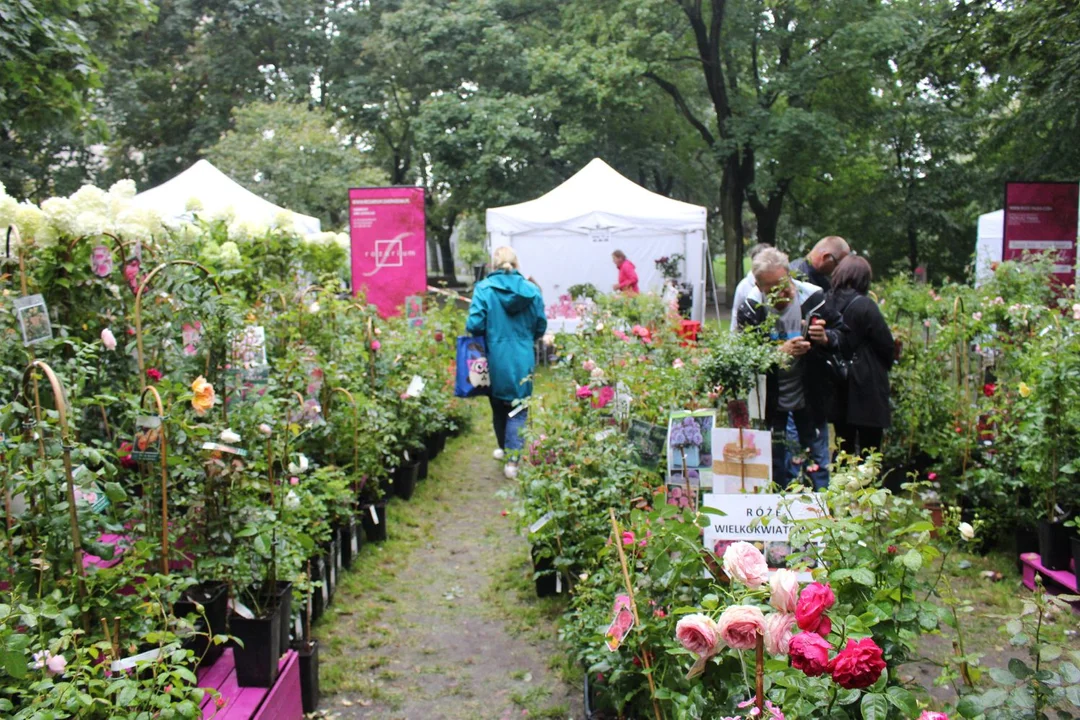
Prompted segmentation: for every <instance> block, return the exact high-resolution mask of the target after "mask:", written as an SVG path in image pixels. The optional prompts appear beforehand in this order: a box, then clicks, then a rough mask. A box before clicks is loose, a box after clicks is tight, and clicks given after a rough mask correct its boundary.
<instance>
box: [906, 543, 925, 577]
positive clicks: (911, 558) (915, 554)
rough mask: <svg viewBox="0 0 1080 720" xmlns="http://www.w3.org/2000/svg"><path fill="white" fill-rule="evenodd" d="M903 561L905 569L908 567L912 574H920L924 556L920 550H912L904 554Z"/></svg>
mask: <svg viewBox="0 0 1080 720" xmlns="http://www.w3.org/2000/svg"><path fill="white" fill-rule="evenodd" d="M902 561H903V563H904V567H906V568H907V569H908V570H910V571H911V572H918V571H919V569H920V568H921V567H922V554H921V553H920V552H919V551H918V550H915V549H914V548H912V549H911V550H908V551H907V552H906V553H904V557H903V558H902Z"/></svg>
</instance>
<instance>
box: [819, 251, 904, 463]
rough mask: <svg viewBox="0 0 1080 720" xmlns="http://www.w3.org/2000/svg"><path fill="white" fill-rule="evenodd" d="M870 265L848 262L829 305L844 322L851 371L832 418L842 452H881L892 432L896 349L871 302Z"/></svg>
mask: <svg viewBox="0 0 1080 720" xmlns="http://www.w3.org/2000/svg"><path fill="white" fill-rule="evenodd" d="M873 277H874V276H873V271H872V270H871V268H870V263H869V262H867V261H866V260H865V259H863V258H861V257H858V256H856V255H851V256H849V257H846V258H844V259H843V260H842V261H841V262H840V264H839V265H837V266H836V270H835V271H833V274H832V290H831V291H830V292H829V302H830V303H831V304H832V306H833V308H834V309H835V310H836V312H838V313H839V314H840V315H842V316H843V318H844V332H843V333H842V334H841V337H840V349H841V352H842V353H843V356H844V358H845V359H846V360H848V361H849V362H850V364H849V367H848V377H847V382H846V383H845V382H840V383H838V384H837V385H838V387H837V388H836V393H835V395H834V396H833V408H832V413H831V417H830V419H831V420H832V422H833V429H834V430H835V431H836V445H837V448H838V449H839V450H843V451H844V452H847V453H850V454H852V455H855V454H862V455H867V454H868V453H869V452H870V450H871V449H876V450H881V439H882V436H883V435H884V433H885V428H887V427H889V424H890V422H891V420H892V415H891V414H890V411H889V369H890V368H891V367H892V364H893V353H894V347H895V346H894V344H893V336H892V332H891V331H890V330H889V324H888V323H887V322H885V318H884V317H883V316H882V314H881V309H880V308H878V304H877V303H876V302H874V301H873V300H871V299H870V298H869V297H867V293H868V292H869V291H870V281H871V280H872V279H873Z"/></svg>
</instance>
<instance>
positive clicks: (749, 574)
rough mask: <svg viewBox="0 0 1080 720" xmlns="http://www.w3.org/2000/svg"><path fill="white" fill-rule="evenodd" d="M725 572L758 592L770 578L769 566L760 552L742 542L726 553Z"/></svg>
mask: <svg viewBox="0 0 1080 720" xmlns="http://www.w3.org/2000/svg"><path fill="white" fill-rule="evenodd" d="M724 572H725V573H727V575H728V577H730V578H732V579H734V580H738V581H739V582H741V583H742V584H743V585H746V586H747V587H748V588H750V589H752V590H756V589H757V588H759V587H761V586H762V585H763V584H764V583H765V580H766V579H767V578H768V577H769V566H768V564H767V563H766V562H765V556H764V555H762V554H761V551H760V550H758V549H757V548H756V547H754V546H753V545H751V544H750V543H748V542H744V541H742V540H740V541H739V542H737V543H733V544H731V545H729V546H728V549H727V550H725V551H724Z"/></svg>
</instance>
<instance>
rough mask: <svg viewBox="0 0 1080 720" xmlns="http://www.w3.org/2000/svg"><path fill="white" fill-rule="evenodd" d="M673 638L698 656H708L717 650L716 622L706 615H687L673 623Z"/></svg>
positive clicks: (718, 648) (718, 641)
mask: <svg viewBox="0 0 1080 720" xmlns="http://www.w3.org/2000/svg"><path fill="white" fill-rule="evenodd" d="M675 639H676V640H678V641H679V642H680V643H682V646H683V647H684V648H686V649H687V650H689V651H690V652H692V653H694V654H695V655H697V656H698V657H703V658H710V657H712V656H713V655H715V654H716V653H717V652H718V651H719V650H720V647H719V643H720V636H719V634H718V631H717V627H716V623H715V622H713V619H712V618H711V617H709V616H708V615H702V614H701V613H694V614H693V615H687V616H686V617H684V618H683V619H682V620H679V622H678V623H677V624H676V625H675Z"/></svg>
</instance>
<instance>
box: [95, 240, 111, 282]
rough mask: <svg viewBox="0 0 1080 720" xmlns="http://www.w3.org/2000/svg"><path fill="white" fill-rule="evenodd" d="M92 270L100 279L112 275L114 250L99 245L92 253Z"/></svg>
mask: <svg viewBox="0 0 1080 720" xmlns="http://www.w3.org/2000/svg"><path fill="white" fill-rule="evenodd" d="M90 269H91V270H92V271H93V273H94V274H95V275H97V276H98V277H100V278H103V277H108V276H109V275H111V274H112V271H113V256H112V250H110V249H109V247H108V246H107V245H98V246H97V247H95V248H94V249H93V250H91V251H90Z"/></svg>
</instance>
